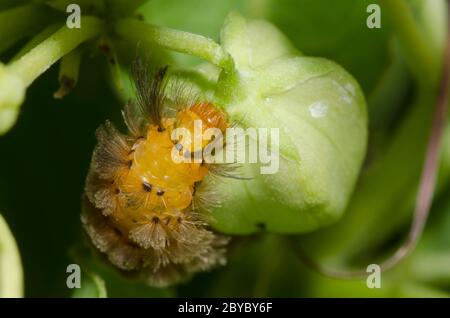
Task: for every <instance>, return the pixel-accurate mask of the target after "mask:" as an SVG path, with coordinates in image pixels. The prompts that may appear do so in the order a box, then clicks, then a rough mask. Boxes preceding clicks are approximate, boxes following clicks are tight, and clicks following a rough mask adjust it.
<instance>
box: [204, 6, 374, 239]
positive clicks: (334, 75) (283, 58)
mask: <svg viewBox="0 0 450 318" xmlns="http://www.w3.org/2000/svg"><path fill="white" fill-rule="evenodd" d="M221 44H222V47H223V48H224V49H225V50H226V51H227V52H228V53H229V54H230V55H231V56H232V57H233V59H234V62H235V67H236V70H235V72H230V71H229V70H228V71H227V70H225V71H223V72H222V74H221V76H220V78H219V81H218V89H217V91H216V101H217V104H218V105H221V106H223V107H224V108H225V110H226V111H227V112H228V114H229V116H230V118H231V121H232V122H233V121H234V122H237V123H238V125H239V126H241V127H243V128H248V127H256V128H278V129H279V145H274V144H272V148H271V149H272V155H277V154H275V153H274V151H273V149H276V148H278V147H279V169H278V172H276V173H274V174H261V170H260V168H261V166H264V165H263V164H258V165H255V164H244V165H243V167H242V169H243V171H244V172H243V174H244V175H245V176H246V177H247V176H250V177H251V180H236V179H231V178H221V179H220V182H217V183H216V184H215V187H216V190H217V191H218V192H220V193H222V195H223V196H224V199H223V201H222V205H221V207H218V208H216V209H215V210H214V211H213V218H214V221H213V226H214V227H215V228H217V229H218V230H220V231H223V232H227V233H235V234H248V233H252V232H255V231H257V230H259V229H260V228H261V227H264V228H267V229H268V230H269V231H272V232H277V233H299V232H307V231H312V230H315V229H317V228H319V227H322V226H324V225H327V224H330V223H332V222H334V221H336V220H337V219H338V218H339V217H340V216H341V215H342V213H343V211H344V209H345V207H346V205H347V202H348V200H349V197H350V195H351V193H352V190H353V188H354V185H355V182H356V179H357V177H358V173H359V171H360V168H361V165H362V162H363V158H364V155H365V151H366V144H367V113H366V103H365V99H364V96H363V94H362V92H361V89H360V87H359V85H358V83H357V82H356V81H355V80H354V79H353V77H352V76H351V75H350V74H348V73H347V72H346V71H345V70H344V69H343V68H341V67H340V66H339V65H337V64H335V63H333V62H332V61H329V60H326V59H323V58H314V57H305V56H302V55H301V54H300V53H299V52H298V51H297V50H295V48H294V47H293V46H292V45H291V44H290V42H289V41H288V39H287V38H286V37H285V36H284V35H283V34H282V33H281V32H279V31H278V30H277V29H276V28H275V27H274V26H273V25H271V24H270V23H268V22H265V21H251V22H247V21H246V20H245V19H244V18H242V17H241V16H239V15H238V14H235V13H233V14H231V15H229V17H228V18H227V20H226V22H225V25H224V28H223V30H222V34H221ZM253 142H254V141H253ZM249 144H251V143H249ZM211 182H212V181H211Z"/></svg>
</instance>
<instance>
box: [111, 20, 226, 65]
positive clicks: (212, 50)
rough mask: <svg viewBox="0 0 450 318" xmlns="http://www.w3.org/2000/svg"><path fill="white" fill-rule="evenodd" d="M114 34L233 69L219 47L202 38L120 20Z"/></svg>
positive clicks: (139, 22) (182, 32)
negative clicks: (147, 42)
mask: <svg viewBox="0 0 450 318" xmlns="http://www.w3.org/2000/svg"><path fill="white" fill-rule="evenodd" d="M115 31H116V33H117V34H118V35H119V36H121V37H123V38H125V39H129V40H132V41H135V42H138V43H139V42H140V41H149V42H151V43H154V44H156V45H158V46H161V47H163V48H165V49H169V50H172V51H176V52H181V53H186V54H190V55H194V56H197V57H199V58H202V59H204V60H206V61H208V62H211V63H212V64H214V65H217V66H219V67H221V68H224V69H226V70H232V69H233V60H232V58H231V56H230V55H229V54H228V53H226V52H225V51H224V50H223V49H222V48H221V46H220V45H218V44H217V43H216V42H214V41H213V40H211V39H208V38H206V37H204V36H201V35H197V34H192V33H188V32H184V31H179V30H174V29H169V28H164V27H160V26H155V25H152V24H148V23H145V22H141V21H138V20H135V19H121V20H119V21H118V22H117V24H116V25H115Z"/></svg>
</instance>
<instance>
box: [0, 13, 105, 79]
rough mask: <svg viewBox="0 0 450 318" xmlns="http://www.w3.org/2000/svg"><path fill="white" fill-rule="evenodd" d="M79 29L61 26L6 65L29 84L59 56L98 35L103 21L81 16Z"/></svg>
mask: <svg viewBox="0 0 450 318" xmlns="http://www.w3.org/2000/svg"><path fill="white" fill-rule="evenodd" d="M81 25H82V27H81V28H80V29H69V28H67V27H66V26H63V27H62V28H61V29H59V30H58V31H57V32H56V33H54V34H53V35H51V36H50V37H49V38H48V39H46V40H45V41H43V42H42V43H41V44H39V45H38V46H36V47H35V48H34V49H32V50H31V51H30V52H28V53H27V54H25V55H24V56H22V57H21V58H20V59H19V60H17V61H14V62H13V63H12V64H10V65H9V66H8V68H9V70H10V71H11V72H12V73H14V74H16V75H17V76H19V77H20V78H21V79H22V80H23V82H24V84H25V86H29V85H30V84H31V83H32V82H33V81H34V80H35V79H36V78H37V77H39V76H40V75H41V74H42V73H44V72H45V71H46V70H47V69H48V68H49V67H50V66H51V65H53V64H54V63H55V62H56V61H58V60H59V59H60V58H61V57H63V56H64V55H66V54H67V53H69V52H70V51H72V50H73V49H75V48H76V47H77V46H78V45H79V44H80V43H82V42H84V41H86V40H89V39H91V38H93V37H95V36H97V35H99V34H100V33H101V32H102V30H103V22H102V21H101V20H99V19H98V18H95V17H83V18H82V20H81Z"/></svg>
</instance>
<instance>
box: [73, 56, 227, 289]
mask: <svg viewBox="0 0 450 318" xmlns="http://www.w3.org/2000/svg"><path fill="white" fill-rule="evenodd" d="M166 70H167V68H162V69H160V70H159V71H157V72H156V73H155V75H154V77H153V78H152V79H149V78H148V76H147V72H146V71H145V67H143V66H142V64H140V63H137V64H136V65H135V66H134V67H133V77H134V82H135V86H136V90H137V97H138V98H137V103H128V105H127V106H126V107H125V109H124V111H123V117H124V120H125V123H126V125H127V127H128V131H129V133H128V134H126V135H124V134H121V133H120V132H119V131H117V130H116V129H115V128H114V126H113V125H112V124H111V123H110V122H106V124H105V125H104V126H102V127H100V128H99V129H98V131H97V139H98V145H97V146H96V148H95V151H94V154H93V158H92V162H91V167H90V171H89V174H88V177H87V180H86V188H85V199H84V209H83V213H82V223H83V227H84V229H85V232H86V233H87V235H88V236H89V238H90V240H91V242H92V243H93V245H94V246H95V247H96V249H97V250H98V251H100V252H101V253H103V254H104V255H105V256H106V257H107V258H108V260H109V261H110V262H111V263H112V264H113V265H115V266H116V267H118V268H119V269H121V270H123V271H127V272H131V273H135V274H137V275H140V277H142V278H143V279H145V280H146V281H147V283H148V284H150V285H156V286H166V285H168V284H171V283H174V282H177V281H179V280H180V279H183V278H184V277H185V276H186V275H189V274H191V273H193V272H196V271H200V270H206V269H209V268H211V267H212V266H215V265H217V264H224V262H225V256H224V253H225V248H224V247H225V245H226V244H227V242H228V239H227V238H225V237H223V236H220V235H217V234H215V233H214V232H212V231H211V230H210V229H208V225H207V223H206V222H205V220H204V219H203V218H202V217H201V216H200V214H199V213H197V212H196V209H197V206H198V205H200V204H196V202H198V203H202V202H205V197H204V194H205V193H204V192H202V190H201V189H200V188H199V187H198V186H199V184H200V183H201V181H202V180H203V179H204V178H205V177H206V176H207V175H208V173H210V172H211V171H212V170H213V169H212V168H213V167H212V166H211V165H207V164H205V163H179V164H177V163H175V162H174V161H173V160H172V156H171V151H172V149H173V147H174V145H175V146H176V147H177V148H176V149H177V150H179V151H180V152H182V151H189V149H183V146H182V144H181V142H180V143H177V141H173V140H171V133H172V131H173V130H174V129H175V128H180V127H181V128H186V129H188V130H189V131H191V132H192V133H193V129H194V120H201V121H202V124H203V126H202V127H203V130H205V129H208V128H219V129H220V130H221V131H222V132H224V133H225V130H226V128H227V126H228V125H227V120H226V116H225V114H224V113H223V112H222V111H220V110H219V109H217V108H216V107H215V106H214V105H212V104H211V103H206V102H198V101H196V102H191V103H190V105H189V104H187V102H184V105H180V106H182V107H181V109H180V110H178V111H177V113H176V116H175V117H172V118H170V117H169V118H168V117H163V115H162V108H163V106H164V104H165V103H167V101H166V99H167V98H166V95H165V87H166V85H165V84H164V83H165V73H166ZM204 146H206V145H203V147H204Z"/></svg>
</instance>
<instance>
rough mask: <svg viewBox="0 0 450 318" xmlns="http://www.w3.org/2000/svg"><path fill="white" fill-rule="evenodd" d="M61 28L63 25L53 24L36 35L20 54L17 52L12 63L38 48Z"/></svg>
mask: <svg viewBox="0 0 450 318" xmlns="http://www.w3.org/2000/svg"><path fill="white" fill-rule="evenodd" d="M60 27H61V24H57V23H55V24H51V25H49V26H47V27H46V28H44V29H43V30H42V31H41V32H39V33H38V34H36V35H35V36H34V37H33V38H32V39H31V40H30V41H28V42H27V43H26V44H25V45H24V46H23V47H22V48H21V49H20V51H19V52H17V53H16V54H15V55H14V57H13V58H12V59H11V62H13V61H16V60H18V59H19V58H20V57H22V56H23V55H25V54H26V53H28V52H29V51H31V49H32V48H34V47H35V46H37V45H38V44H39V43H41V42H42V41H44V40H45V39H47V38H48V37H49V36H51V35H52V34H53V33H55V32H56V31H58V29H59V28H60Z"/></svg>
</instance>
